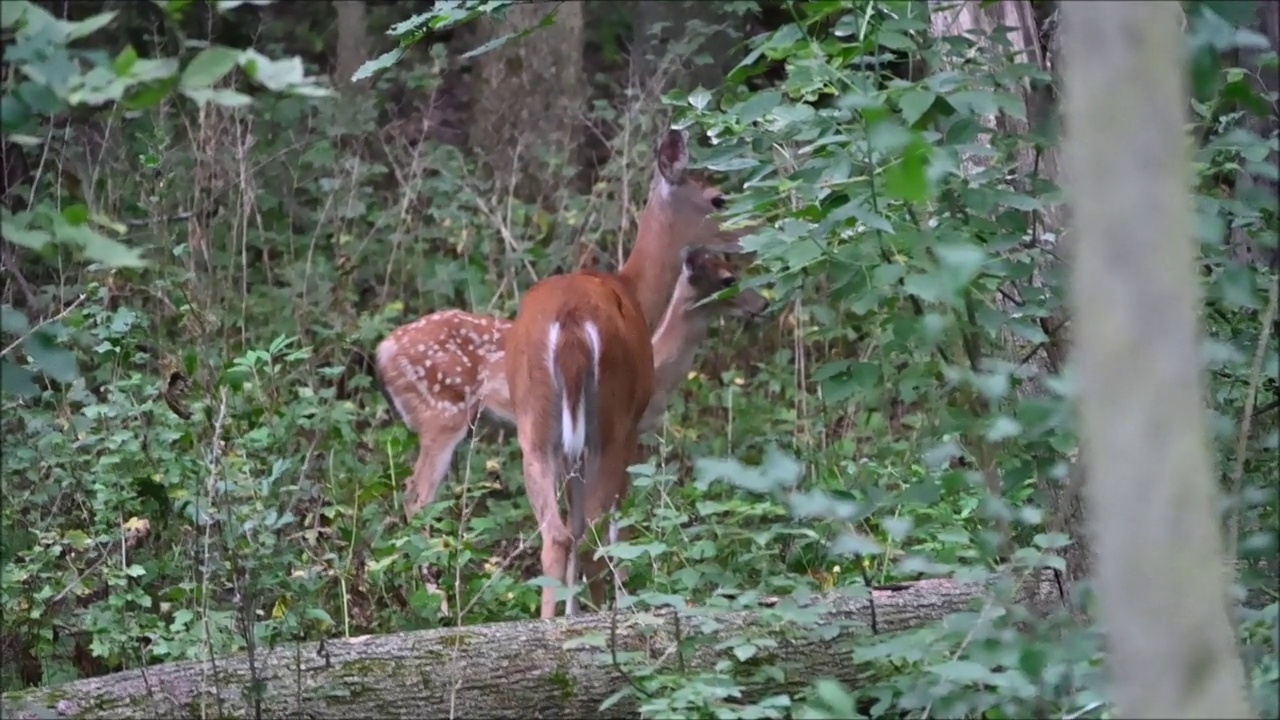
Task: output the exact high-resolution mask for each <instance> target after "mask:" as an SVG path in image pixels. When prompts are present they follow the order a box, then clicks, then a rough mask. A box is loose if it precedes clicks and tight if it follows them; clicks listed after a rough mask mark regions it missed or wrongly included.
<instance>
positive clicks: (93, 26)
mask: <svg viewBox="0 0 1280 720" xmlns="http://www.w3.org/2000/svg"><path fill="white" fill-rule="evenodd" d="M115 19H116V11H115V10H111V11H109V12H104V13H98V14H97V15H94V16H92V17H88V18H85V19H84V20H81V21H79V22H72V23H67V24H66V25H65V27H66V35H65V40H66V42H68V43H69V42H71V41H72V40H79V39H80V38H82V37H87V36H89V35H92V34H94V33H96V32H98V31H99V30H101V29H102V28H104V27H106V26H107V25H109V24H110V23H111V21H112V20H115Z"/></svg>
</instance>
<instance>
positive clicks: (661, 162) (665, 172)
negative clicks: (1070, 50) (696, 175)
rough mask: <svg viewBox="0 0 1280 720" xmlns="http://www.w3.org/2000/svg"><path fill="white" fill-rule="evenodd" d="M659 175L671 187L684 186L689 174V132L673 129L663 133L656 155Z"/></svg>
mask: <svg viewBox="0 0 1280 720" xmlns="http://www.w3.org/2000/svg"><path fill="white" fill-rule="evenodd" d="M655 154H656V155H657V161H658V174H659V175H661V176H662V179H663V180H666V181H667V182H668V183H670V184H671V185H682V184H684V181H685V177H686V175H687V174H688V172H689V131H688V130H676V129H675V128H672V129H670V130H667V131H666V132H665V133H663V135H662V138H661V139H660V140H659V141H658V149H657V152H656V153H655Z"/></svg>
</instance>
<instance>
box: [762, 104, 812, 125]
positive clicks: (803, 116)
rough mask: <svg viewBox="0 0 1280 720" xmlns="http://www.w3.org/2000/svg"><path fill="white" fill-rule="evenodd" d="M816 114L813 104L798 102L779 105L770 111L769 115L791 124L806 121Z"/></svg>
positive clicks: (785, 123) (783, 122)
mask: <svg viewBox="0 0 1280 720" xmlns="http://www.w3.org/2000/svg"><path fill="white" fill-rule="evenodd" d="M815 114H817V111H816V110H814V109H813V106H812V105H806V104H804V103H797V104H794V105H792V104H787V105H779V106H778V107H776V108H774V109H773V110H772V111H771V112H770V113H769V116H770V117H773V118H776V119H778V120H779V121H781V122H782V124H783V125H790V124H792V123H799V122H804V121H806V120H808V119H809V118H811V117H813V116H814V115H815Z"/></svg>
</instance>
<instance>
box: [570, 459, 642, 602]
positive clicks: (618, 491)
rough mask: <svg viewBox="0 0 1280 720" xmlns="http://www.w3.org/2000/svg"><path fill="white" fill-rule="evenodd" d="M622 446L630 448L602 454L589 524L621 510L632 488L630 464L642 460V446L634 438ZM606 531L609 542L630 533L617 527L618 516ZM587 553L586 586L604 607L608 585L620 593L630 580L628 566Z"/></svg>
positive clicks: (589, 492)
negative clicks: (624, 566) (629, 471)
mask: <svg viewBox="0 0 1280 720" xmlns="http://www.w3.org/2000/svg"><path fill="white" fill-rule="evenodd" d="M620 445H621V446H622V447H623V449H624V450H625V449H627V448H630V450H627V451H626V452H623V451H622V450H618V449H617V448H613V450H614V451H613V452H604V453H602V454H601V458H600V476H599V479H598V482H593V483H591V484H590V485H589V486H588V488H587V508H586V510H587V513H586V514H587V522H588V524H594V523H597V521H598V520H599V519H600V518H602V517H603V516H604V515H605V514H606V513H609V512H611V511H616V510H618V509H620V508H621V507H622V501H623V500H624V499H625V498H626V496H627V492H628V491H629V490H630V489H631V475H629V474H628V473H627V467H628V466H630V465H632V464H634V463H636V462H639V459H640V454H639V445H638V443H636V442H635V441H634V440H628V441H626V442H624V443H620ZM600 529H603V528H597V531H599V530H600ZM605 532H606V533H607V536H606V537H607V541H606V542H608V543H616V542H620V541H623V540H626V539H628V538H629V537H630V535H631V531H630V528H620V527H618V526H617V522H616V520H615V519H611V520H610V522H609V524H608V529H607V530H605ZM584 553H585V556H584V557H583V560H582V562H583V568H584V570H585V573H586V577H587V587H588V588H589V589H590V593H591V602H592V604H594V605H595V606H596V609H603V608H604V607H605V602H606V600H607V597H606V590H607V589H608V587H609V585H610V584H612V585H613V586H614V589H615V591H616V592H617V593H618V594H619V595H620V594H621V592H622V589H623V588H622V585H623V583H625V582H626V579H627V571H626V569H625V568H622V567H614V566H612V565H611V564H610V563H609V560H608V559H606V558H595V557H594V555H595V551H594V550H590V549H588V550H584Z"/></svg>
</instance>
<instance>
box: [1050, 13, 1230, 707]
mask: <svg viewBox="0 0 1280 720" xmlns="http://www.w3.org/2000/svg"><path fill="white" fill-rule="evenodd" d="M1062 12H1063V19H1064V22H1065V24H1066V28H1065V32H1064V36H1063V40H1064V42H1065V43H1066V45H1067V47H1066V50H1067V56H1068V63H1067V82H1066V84H1065V85H1066V88H1067V95H1066V106H1065V107H1066V111H1067V121H1068V127H1070V129H1071V130H1070V132H1071V135H1070V137H1069V138H1068V142H1067V145H1066V148H1067V153H1068V155H1067V157H1068V159H1069V161H1070V178H1071V182H1070V183H1069V185H1068V190H1069V197H1070V199H1071V202H1072V206H1073V208H1074V210H1075V212H1074V214H1075V224H1076V228H1077V234H1078V239H1077V240H1076V248H1075V253H1074V259H1075V262H1074V264H1073V268H1072V269H1073V273H1072V282H1071V290H1072V292H1071V301H1072V307H1073V309H1074V313H1073V315H1074V317H1075V318H1076V323H1077V326H1078V327H1077V329H1076V332H1075V335H1076V345H1075V348H1076V349H1075V352H1076V354H1077V356H1078V357H1079V361H1080V419H1081V436H1082V438H1083V440H1084V444H1083V447H1084V451H1085V454H1086V457H1087V465H1088V467H1089V468H1090V470H1091V472H1092V474H1093V477H1092V479H1091V482H1090V483H1089V484H1088V485H1087V486H1086V487H1085V492H1086V493H1087V495H1088V498H1089V510H1090V530H1091V531H1092V535H1093V537H1094V542H1095V545H1094V547H1095V549H1096V551H1097V557H1096V563H1095V564H1096V572H1095V574H1094V584H1095V586H1096V589H1097V594H1098V599H1099V612H1100V614H1101V621H1102V623H1103V624H1104V625H1105V626H1106V628H1107V646H1108V649H1109V651H1110V652H1109V655H1108V658H1107V661H1108V666H1109V669H1110V672H1111V674H1112V677H1113V687H1114V688H1115V690H1116V695H1117V697H1116V700H1117V702H1118V705H1119V711H1118V713H1117V714H1119V715H1123V716H1124V717H1135V718H1175V717H1182V718H1203V717H1222V718H1243V717H1250V716H1251V713H1250V709H1249V703H1248V700H1247V698H1246V696H1245V688H1246V681H1245V676H1244V670H1243V667H1242V666H1241V663H1240V658H1239V657H1238V656H1237V655H1236V650H1235V636H1234V633H1233V631H1232V628H1231V623H1230V621H1229V618H1228V614H1227V597H1228V596H1227V583H1228V580H1227V578H1228V577H1229V576H1228V574H1227V573H1226V572H1224V571H1223V568H1224V567H1225V564H1224V563H1223V562H1222V538H1221V536H1220V534H1219V529H1218V521H1217V503H1216V496H1217V492H1216V482H1215V480H1214V474H1213V462H1212V459H1211V452H1210V442H1209V432H1208V423H1207V422H1206V418H1205V407H1206V405H1205V401H1204V380H1205V378H1204V374H1203V372H1202V371H1201V363H1200V341H1201V338H1200V330H1199V327H1198V326H1197V319H1196V316H1197V312H1198V310H1199V308H1200V297H1199V292H1198V278H1197V276H1196V266H1195V257H1196V251H1195V240H1194V238H1193V237H1192V235H1191V227H1192V225H1193V223H1192V203H1191V197H1190V196H1189V194H1188V192H1187V183H1186V178H1187V172H1188V157H1187V149H1186V146H1187V143H1186V135H1185V132H1184V130H1183V123H1184V122H1185V119H1184V118H1185V117H1186V113H1185V108H1186V107H1187V93H1186V91H1185V89H1184V87H1183V80H1182V60H1181V57H1182V52H1183V36H1182V32H1181V27H1180V23H1181V12H1180V10H1179V8H1178V6H1177V5H1175V4H1163V3H1080V4H1076V3H1070V4H1067V5H1066V6H1065V7H1064V8H1063V10H1062ZM1175 548H1176V550H1175Z"/></svg>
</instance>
